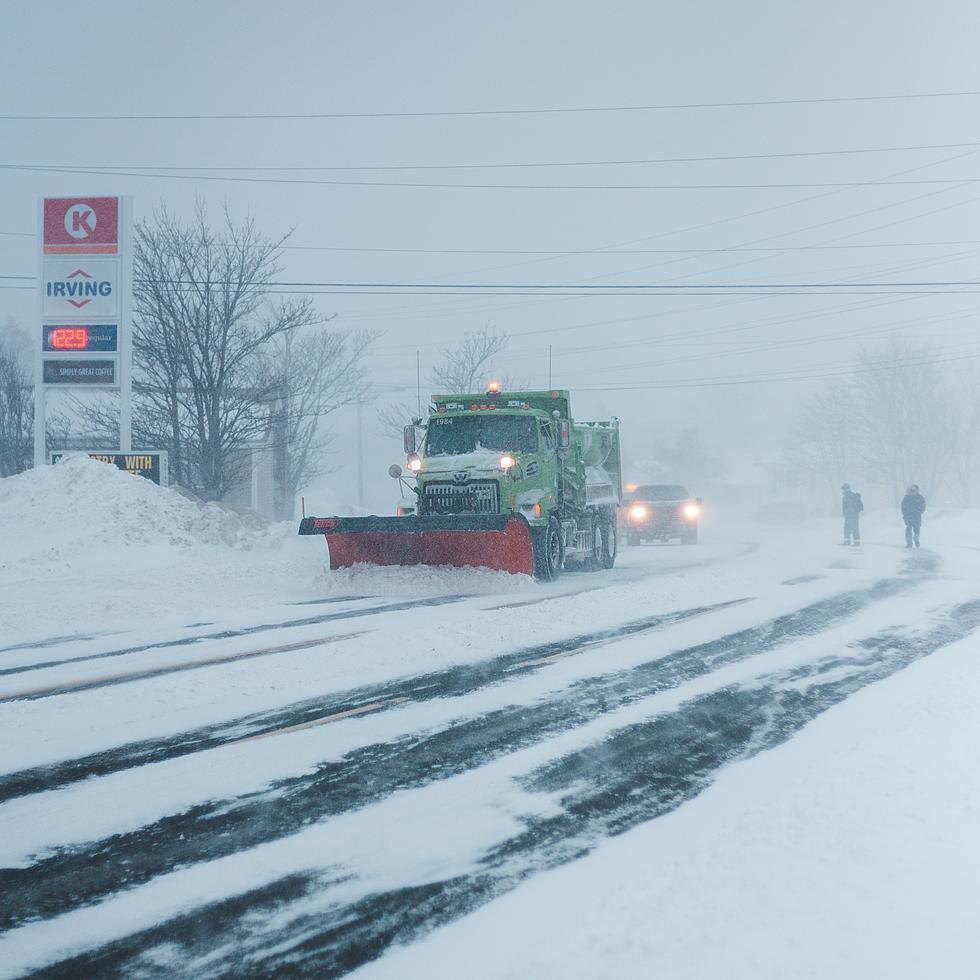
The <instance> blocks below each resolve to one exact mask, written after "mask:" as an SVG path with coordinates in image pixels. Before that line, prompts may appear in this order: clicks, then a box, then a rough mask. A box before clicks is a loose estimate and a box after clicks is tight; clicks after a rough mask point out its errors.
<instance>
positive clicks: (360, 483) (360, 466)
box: [357, 398, 364, 507]
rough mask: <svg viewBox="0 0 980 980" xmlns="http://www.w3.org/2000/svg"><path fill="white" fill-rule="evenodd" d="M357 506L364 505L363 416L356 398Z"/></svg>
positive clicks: (358, 400) (359, 402)
mask: <svg viewBox="0 0 980 980" xmlns="http://www.w3.org/2000/svg"><path fill="white" fill-rule="evenodd" d="M357 506H358V507H363V506H364V416H363V412H362V410H361V399H360V398H358V399H357Z"/></svg>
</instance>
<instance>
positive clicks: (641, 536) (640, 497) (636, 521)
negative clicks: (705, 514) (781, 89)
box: [620, 483, 701, 544]
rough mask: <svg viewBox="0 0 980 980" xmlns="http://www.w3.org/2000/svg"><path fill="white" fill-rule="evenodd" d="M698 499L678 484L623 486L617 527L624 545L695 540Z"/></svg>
mask: <svg viewBox="0 0 980 980" xmlns="http://www.w3.org/2000/svg"><path fill="white" fill-rule="evenodd" d="M700 517H701V498H700V497H697V498H694V497H692V496H691V495H690V494H689V493H688V492H687V488H686V487H682V486H680V484H676V483H674V484H670V483H652V484H633V483H628V484H627V485H626V493H625V494H624V495H623V507H622V510H621V511H620V529H621V530H625V532H626V541H627V543H628V544H640V543H641V542H643V541H669V540H671V539H672V538H678V539H680V542H681V544H697V543H698V521H699V519H700Z"/></svg>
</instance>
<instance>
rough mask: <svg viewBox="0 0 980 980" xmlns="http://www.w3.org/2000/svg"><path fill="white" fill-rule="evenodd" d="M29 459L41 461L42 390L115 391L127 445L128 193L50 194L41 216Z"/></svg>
mask: <svg viewBox="0 0 980 980" xmlns="http://www.w3.org/2000/svg"><path fill="white" fill-rule="evenodd" d="M38 225H39V229H38V230H39V232H40V234H39V236H38V238H39V241H40V249H39V254H38V266H39V268H38V273H39V275H38V280H39V283H40V288H39V295H38V315H39V321H40V330H39V332H38V341H39V343H38V345H37V348H36V350H37V360H36V372H35V383H36V388H35V391H36V395H35V398H36V402H35V412H34V463H35V465H36V466H40V465H42V464H43V463H44V461H45V449H46V445H45V418H46V414H47V411H46V407H47V405H46V402H47V391H48V390H49V389H51V388H62V389H76V390H77V389H78V388H80V387H84V388H85V389H88V390H91V389H111V390H114V391H118V392H119V395H120V412H119V416H120V417H119V439H120V451H121V453H123V454H129V453H130V450H131V448H132V447H131V431H132V423H131V393H132V357H133V354H132V343H131V329H130V324H131V318H132V207H131V202H130V199H129V198H126V197H47V198H44V200H43V201H41V204H40V209H39V215H38Z"/></svg>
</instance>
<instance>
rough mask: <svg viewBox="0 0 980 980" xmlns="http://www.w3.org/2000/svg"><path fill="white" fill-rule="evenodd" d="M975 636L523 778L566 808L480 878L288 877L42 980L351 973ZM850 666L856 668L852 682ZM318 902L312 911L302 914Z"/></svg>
mask: <svg viewBox="0 0 980 980" xmlns="http://www.w3.org/2000/svg"><path fill="white" fill-rule="evenodd" d="M978 627H980V600H974V601H972V602H968V603H965V604H962V605H960V606H958V607H956V608H955V609H954V610H953V611H952V612H951V614H950V615H949V616H948V618H947V619H946V620H945V621H944V622H940V623H937V624H936V625H934V626H933V627H932V628H931V629H929V630H928V631H925V632H923V633H920V634H919V635H916V636H911V637H909V636H907V635H905V636H903V635H901V634H897V633H895V632H892V631H888V632H884V633H879V634H876V635H873V636H870V637H867V638H866V639H865V640H863V641H861V642H859V643H857V644H855V645H853V647H852V648H851V649H852V650H853V653H852V654H850V655H845V656H841V657H834V658H825V659H823V660H821V661H819V662H816V663H813V664H809V665H807V666H805V667H798V668H795V669H793V670H789V671H784V672H777V673H774V674H769V675H767V676H763V677H761V678H759V679H758V680H757V682H754V683H752V684H739V685H732V686H729V687H725V688H723V689H721V690H718V691H714V692H711V693H710V694H707V695H704V696H702V697H698V698H696V699H693V700H691V701H689V702H686V703H684V704H683V705H681V706H680V707H679V708H678V709H677V710H675V711H673V712H671V713H670V714H668V715H663V716H659V717H657V718H654V719H651V720H650V721H646V722H641V723H638V724H633V725H630V726H627V727H624V728H623V729H620V730H617V731H615V732H613V733H612V735H610V737H608V738H607V739H605V740H604V741H603V742H602V743H601V744H594V745H590V746H588V747H586V748H583V749H581V750H578V751H575V752H572V753H570V754H568V755H566V756H564V757H563V758H560V759H557V760H555V761H553V762H551V763H549V764H547V765H545V766H543V767H541V768H539V769H538V770H537V771H535V772H533V773H531V774H530V775H529V776H528V777H526V778H525V779H524V780H523V783H524V786H525V788H526V789H527V790H529V791H531V792H540V793H547V794H558V795H559V796H560V797H561V807H560V812H559V813H558V814H556V815H553V816H550V817H547V818H538V819H533V820H530V821H528V822H527V823H526V825H525V829H524V830H523V831H522V832H520V833H518V834H516V835H515V836H513V837H512V838H510V839H509V840H507V841H506V842H504V843H502V844H500V845H498V846H496V847H493V848H492V849H490V850H488V851H486V852H485V853H484V854H483V855H482V857H481V858H480V859H479V861H478V862H477V865H476V867H475V869H474V870H471V871H467V872H464V873H459V874H455V875H453V876H452V877H447V878H446V879H444V880H441V881H431V882H427V883H425V884H421V885H413V884H411V883H406V884H405V885H404V886H403V887H397V888H392V889H391V890H389V891H383V892H377V893H374V894H369V895H366V896H365V897H364V898H361V899H359V900H356V901H353V902H346V903H345V902H343V901H338V902H337V903H335V904H334V905H332V906H331V905H329V904H328V902H327V901H325V900H324V899H325V898H327V897H328V895H329V888H330V887H331V884H332V883H333V882H331V881H330V880H329V878H328V875H327V874H325V873H323V872H320V873H312V872H311V873H310V874H308V875H291V876H290V877H288V878H285V879H282V880H280V881H278V882H274V883H272V884H269V885H267V886H265V887H263V888H260V889H257V890H255V891H252V892H249V893H246V894H243V895H238V896H235V897H234V898H230V899H228V900H226V901H223V902H220V903H216V904H213V905H209V906H206V907H204V908H198V909H195V910H194V912H193V913H190V914H188V915H185V916H181V917H178V918H175V919H171V920H170V921H168V922H165V923H161V924H160V925H157V926H155V927H153V928H151V929H147V930H144V931H141V932H138V933H136V934H133V935H130V936H126V937H125V938H122V939H120V940H118V941H116V942H113V943H111V944H108V945H107V946H106V947H104V948H102V949H99V950H95V951H93V952H90V953H87V954H83V955H80V956H76V957H72V958H71V959H67V960H65V961H63V962H61V963H59V964H56V965H54V966H52V967H50V968H48V969H45V970H42V971H40V972H38V973H37V976H39V977H50V978H58V977H74V976H78V975H96V976H99V977H104V978H112V977H125V976H132V975H135V974H139V975H146V974H145V971H147V970H150V971H151V972H152V965H153V964H154V963H161V962H166V964H167V974H168V976H170V977H194V978H195V980H197V978H200V977H214V976H232V975H233V976H235V977H270V976H283V975H289V976H297V977H339V976H343V975H344V974H346V973H348V972H350V971H351V970H353V969H355V968H356V967H358V966H360V965H363V964H364V963H366V962H368V961H370V960H373V959H376V958H377V957H378V956H380V955H381V954H383V953H384V952H385V950H387V949H388V948H389V947H390V946H391V945H393V944H396V943H397V944H404V943H407V942H411V941H413V940H414V939H417V938H419V937H420V936H422V935H424V934H425V933H426V932H428V931H430V930H431V929H432V928H434V927H437V926H439V925H443V924H446V923H448V922H450V921H452V920H453V919H456V918H459V917H460V916H462V915H465V914H467V913H468V912H471V911H473V910H475V909H476V908H478V907H480V906H481V905H483V904H485V903H487V902H489V901H490V900H492V899H493V898H496V897H498V896H500V895H502V894H504V893H506V892H507V891H510V890H511V889H513V888H514V887H516V886H517V885H518V884H520V883H521V882H522V881H524V880H525V879H527V878H529V877H530V876H532V875H534V874H537V873H539V872H541V871H544V870H548V869H550V868H554V867H558V866H560V865H562V864H565V863H568V862H569V861H573V860H576V859H577V858H580V857H582V856H584V855H586V854H588V853H589V852H590V851H592V850H593V849H594V848H595V847H596V846H597V845H598V843H599V842H601V841H602V840H604V839H606V838H608V837H612V836H616V835H618V834H621V833H624V832H625V831H627V830H630V829H632V828H633V827H636V826H638V825H639V824H641V823H644V822H646V821H649V820H652V819H655V818H656V817H658V816H662V815H663V814H665V813H668V812H670V811H672V810H675V809H676V808H677V807H679V806H680V805H681V804H683V803H684V802H686V801H687V800H690V799H692V798H693V797H695V796H697V795H698V794H699V793H701V792H703V791H704V790H705V789H706V788H707V787H708V786H710V785H711V783H712V782H713V781H714V778H715V775H716V774H717V772H718V771H719V770H720V769H721V768H722V767H724V766H727V765H730V764H732V763H734V762H738V761H742V760H745V759H748V758H751V757H752V756H754V755H757V754H758V753H760V752H762V751H765V750H767V749H771V748H774V747H776V746H778V745H780V744H782V743H784V742H786V741H788V740H789V739H790V738H792V737H793V736H794V735H795V734H796V733H797V732H799V731H800V730H801V729H802V728H804V727H805V726H806V725H807V724H808V723H809V722H811V721H812V720H813V719H814V718H816V717H818V716H819V715H821V714H822V713H823V712H825V711H827V710H828V709H829V708H831V707H833V706H835V705H837V704H839V703H840V702H841V701H843V700H845V699H846V698H847V697H849V696H850V695H852V694H854V693H855V692H857V691H859V690H860V689H862V688H863V687H866V686H867V685H869V684H873V683H875V682H877V681H880V680H883V679H885V678H887V677H889V676H891V675H892V674H894V673H897V672H898V671H900V670H902V669H904V668H905V667H907V666H909V665H910V664H912V663H914V662H915V661H916V660H919V659H921V658H923V657H926V656H929V655H930V654H932V653H934V652H936V651H937V650H940V649H942V648H943V647H944V646H946V645H948V644H950V643H953V642H955V641H957V640H960V639H963V638H965V637H966V636H969V635H970V634H972V633H974V632H975V631H976V630H977V629H978ZM842 669H846V670H847V671H848V672H847V673H846V674H845V675H844V676H843V677H841V676H840V673H841V671H842ZM822 675H825V676H822ZM801 682H808V684H803V683H801ZM334 877H335V879H336V881H337V883H341V882H342V883H343V885H344V886H345V889H346V890H348V891H349V889H350V887H351V883H352V881H356V877H355V878H352V877H351V876H350V874H349V873H348V874H346V875H345V877H343V878H342V879H341V878H338V877H337V875H336V874H335V875H334ZM313 897H316V898H317V902H316V903H315V906H314V907H313V908H312V909H311V908H310V907H306V908H304V902H305V900H307V899H312V898H313ZM271 922H274V923H275V924H274V925H269V923H271ZM155 953H159V956H160V957H161V958H160V959H157V958H155V955H154V954H155Z"/></svg>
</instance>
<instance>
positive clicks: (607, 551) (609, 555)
mask: <svg viewBox="0 0 980 980" xmlns="http://www.w3.org/2000/svg"><path fill="white" fill-rule="evenodd" d="M599 530H600V533H601V537H602V543H601V550H600V554H599V566H600V567H601V568H612V567H613V565H615V564H616V552H617V550H618V548H619V537H618V535H617V533H616V521H615V519H612V518H607V519H606V520H604V521H600V523H599Z"/></svg>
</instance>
